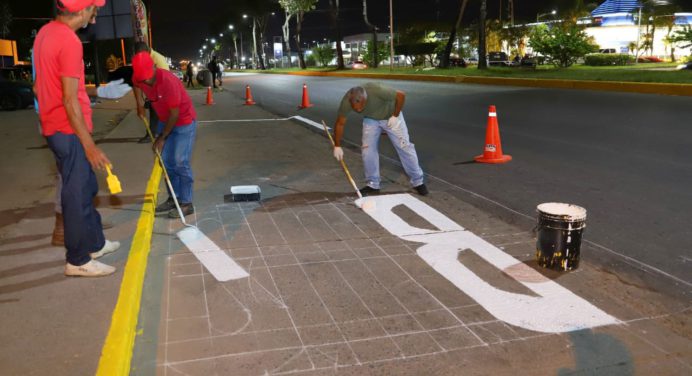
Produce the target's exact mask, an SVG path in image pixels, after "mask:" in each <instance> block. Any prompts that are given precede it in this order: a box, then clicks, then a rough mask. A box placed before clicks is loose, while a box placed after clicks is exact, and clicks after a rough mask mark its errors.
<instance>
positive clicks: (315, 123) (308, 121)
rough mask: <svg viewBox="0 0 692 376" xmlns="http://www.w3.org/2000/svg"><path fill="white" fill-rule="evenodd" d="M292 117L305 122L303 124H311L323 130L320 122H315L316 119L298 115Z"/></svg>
mask: <svg viewBox="0 0 692 376" xmlns="http://www.w3.org/2000/svg"><path fill="white" fill-rule="evenodd" d="M292 118H293V119H296V120H300V121H302V122H303V123H305V124H309V125H312V126H313V127H315V128H317V129H319V130H324V127H323V126H322V124H320V123H318V122H316V121H312V120H310V119H308V118H304V117H302V116H298V115H296V116H292ZM327 128H329V127H327Z"/></svg>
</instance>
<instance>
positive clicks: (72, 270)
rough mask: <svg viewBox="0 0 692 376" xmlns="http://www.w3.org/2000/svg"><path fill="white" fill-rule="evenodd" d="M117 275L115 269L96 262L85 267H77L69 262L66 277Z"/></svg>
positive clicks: (92, 261)
mask: <svg viewBox="0 0 692 376" xmlns="http://www.w3.org/2000/svg"><path fill="white" fill-rule="evenodd" d="M113 273H115V268H114V267H112V266H110V265H106V264H104V263H102V262H98V261H96V260H91V261H89V262H87V263H86V264H84V265H80V266H75V265H72V264H70V263H69V262H68V263H67V264H65V275H67V276H74V277H102V276H106V275H109V274H113Z"/></svg>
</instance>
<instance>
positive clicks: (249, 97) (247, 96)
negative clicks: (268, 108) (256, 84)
mask: <svg viewBox="0 0 692 376" xmlns="http://www.w3.org/2000/svg"><path fill="white" fill-rule="evenodd" d="M253 104H255V101H254V100H253V99H252V91H250V85H247V86H245V105H246V106H252V105H253Z"/></svg>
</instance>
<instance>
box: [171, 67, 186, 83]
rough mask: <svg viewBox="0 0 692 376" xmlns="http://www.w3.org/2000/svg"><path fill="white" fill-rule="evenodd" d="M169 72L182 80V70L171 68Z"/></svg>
mask: <svg viewBox="0 0 692 376" xmlns="http://www.w3.org/2000/svg"><path fill="white" fill-rule="evenodd" d="M171 73H173V75H174V76H176V77H178V78H179V79H180V81H182V80H183V78H184V75H183V71H181V70H178V69H171Z"/></svg>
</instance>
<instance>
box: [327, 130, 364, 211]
mask: <svg viewBox="0 0 692 376" xmlns="http://www.w3.org/2000/svg"><path fill="white" fill-rule="evenodd" d="M322 126H324V131H325V132H326V133H327V137H329V141H330V142H331V143H332V147H336V144H335V143H334V138H332V135H331V133H329V128H327V124H326V123H325V122H324V120H322ZM339 162H341V168H342V169H343V170H344V173H345V174H346V178H348V181H349V182H350V183H351V186H352V187H353V189H355V190H356V194H357V195H358V199H357V200H356V201H354V202H353V203H354V204H355V205H356V206H357V207H359V208H361V209H363V210H370V209H374V208H375V201H373V200H366V199H365V198H363V195H362V194H361V193H360V190H359V189H358V187H357V186H356V182H355V181H353V178H352V177H351V173H350V172H349V171H348V167H346V162H344V160H343V158H342V159H341V160H340V161H339Z"/></svg>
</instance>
